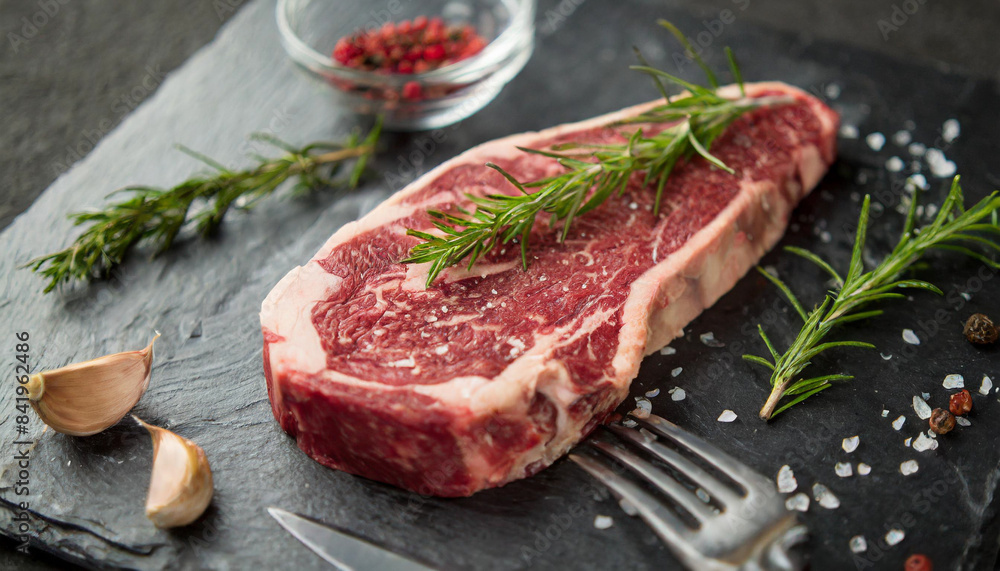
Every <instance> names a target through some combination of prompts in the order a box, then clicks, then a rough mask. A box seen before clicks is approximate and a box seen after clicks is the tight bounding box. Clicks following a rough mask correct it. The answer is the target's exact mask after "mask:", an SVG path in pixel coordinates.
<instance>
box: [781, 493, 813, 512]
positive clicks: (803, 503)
mask: <svg viewBox="0 0 1000 571" xmlns="http://www.w3.org/2000/svg"><path fill="white" fill-rule="evenodd" d="M785 509H787V510H788V511H793V510H794V511H797V512H804V511H808V510H809V496H807V495H805V494H803V493H802V492H799V493H797V494H795V495H794V496H792V497H790V498H788V499H787V500H785Z"/></svg>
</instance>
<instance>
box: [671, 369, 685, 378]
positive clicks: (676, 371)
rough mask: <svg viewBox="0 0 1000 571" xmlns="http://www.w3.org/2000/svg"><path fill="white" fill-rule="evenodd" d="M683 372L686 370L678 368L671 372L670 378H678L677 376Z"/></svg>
mask: <svg viewBox="0 0 1000 571" xmlns="http://www.w3.org/2000/svg"><path fill="white" fill-rule="evenodd" d="M683 370H684V367H677V368H676V369H674V370H672V371H670V376H671V377H676V376H678V375H680V374H681V372H682V371H683Z"/></svg>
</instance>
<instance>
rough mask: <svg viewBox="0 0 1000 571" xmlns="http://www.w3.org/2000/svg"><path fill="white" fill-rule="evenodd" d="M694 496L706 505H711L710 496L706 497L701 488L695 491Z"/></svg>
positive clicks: (706, 493)
mask: <svg viewBox="0 0 1000 571" xmlns="http://www.w3.org/2000/svg"><path fill="white" fill-rule="evenodd" d="M694 495H696V496H698V499H699V500H701V501H703V502H705V503H706V504H710V503H712V496H710V495H708V492H706V491H705V490H703V489H701V488H698V489H697V490H695V491H694Z"/></svg>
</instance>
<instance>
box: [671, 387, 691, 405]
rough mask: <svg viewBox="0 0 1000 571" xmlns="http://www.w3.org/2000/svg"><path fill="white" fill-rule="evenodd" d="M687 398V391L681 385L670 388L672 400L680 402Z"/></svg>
mask: <svg viewBox="0 0 1000 571" xmlns="http://www.w3.org/2000/svg"><path fill="white" fill-rule="evenodd" d="M685 398H687V393H686V392H685V391H684V389H682V388H680V387H674V388H672V389H670V400H672V401H674V402H679V401H682V400H684V399H685Z"/></svg>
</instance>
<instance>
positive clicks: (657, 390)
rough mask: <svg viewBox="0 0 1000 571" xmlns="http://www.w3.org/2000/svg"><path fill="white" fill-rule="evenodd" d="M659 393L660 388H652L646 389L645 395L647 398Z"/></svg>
mask: <svg viewBox="0 0 1000 571" xmlns="http://www.w3.org/2000/svg"><path fill="white" fill-rule="evenodd" d="M659 394H660V389H653V390H649V391H646V396H647V397H649V398H653V397H655V396H658V395H659Z"/></svg>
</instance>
